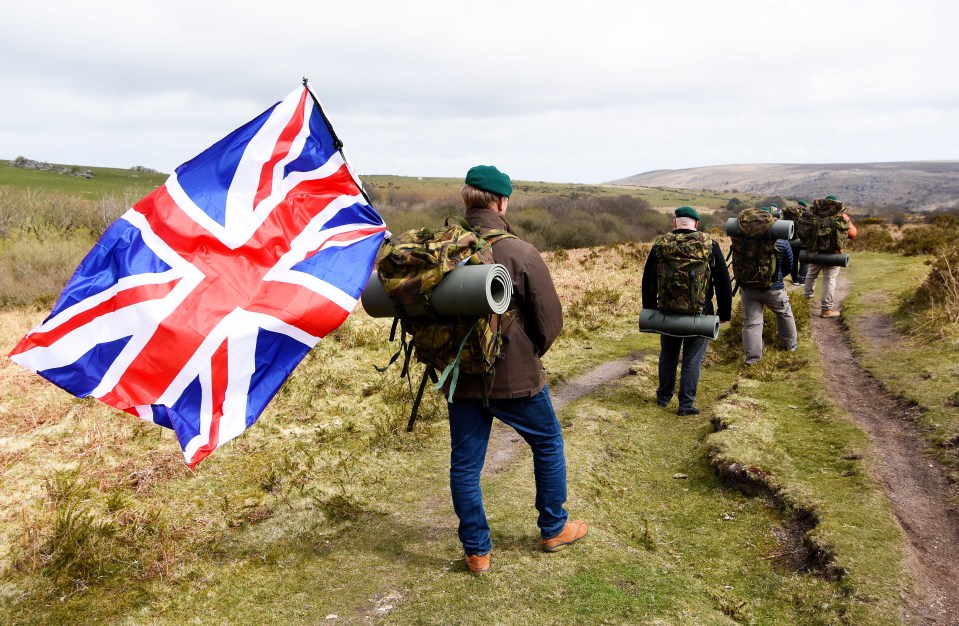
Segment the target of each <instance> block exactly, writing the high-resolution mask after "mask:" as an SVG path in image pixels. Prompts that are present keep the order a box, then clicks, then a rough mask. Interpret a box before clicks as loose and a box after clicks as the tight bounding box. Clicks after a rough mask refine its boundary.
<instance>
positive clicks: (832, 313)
mask: <svg viewBox="0 0 959 626" xmlns="http://www.w3.org/2000/svg"><path fill="white" fill-rule="evenodd" d="M822 316H823V317H839V311H837V310H836V309H823V310H822Z"/></svg>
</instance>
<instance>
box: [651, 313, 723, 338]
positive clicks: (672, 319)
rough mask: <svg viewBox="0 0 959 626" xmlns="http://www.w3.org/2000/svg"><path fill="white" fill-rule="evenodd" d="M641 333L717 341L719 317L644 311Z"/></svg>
mask: <svg viewBox="0 0 959 626" xmlns="http://www.w3.org/2000/svg"><path fill="white" fill-rule="evenodd" d="M639 332H641V333H659V334H660V335H671V336H673V337H706V338H707V339H716V338H718V337H719V316H718V315H679V314H678V313H663V312H661V311H657V310H656V309H643V310H642V311H640V313H639Z"/></svg>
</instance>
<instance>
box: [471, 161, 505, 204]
mask: <svg viewBox="0 0 959 626" xmlns="http://www.w3.org/2000/svg"><path fill="white" fill-rule="evenodd" d="M466 184H467V185H469V186H470V187H476V188H477V189H482V190H483V191H488V192H490V193H495V194H496V195H498V196H506V197H507V198H508V197H509V196H510V194H512V193H513V185H512V183H510V180H509V176H507V175H506V174H504V173H503V172H501V171H499V170H498V169H496V168H495V167H494V166H492V165H477V166H475V167H471V168H470V171H468V172H466Z"/></svg>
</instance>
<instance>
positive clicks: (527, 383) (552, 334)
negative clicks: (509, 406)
mask: <svg viewBox="0 0 959 626" xmlns="http://www.w3.org/2000/svg"><path fill="white" fill-rule="evenodd" d="M466 221H467V222H469V223H470V225H471V226H473V228H479V229H480V231H481V232H483V231H486V230H489V229H492V228H497V229H500V230H506V231H508V232H512V228H511V227H510V225H509V222H507V221H506V218H505V217H504V216H502V215H500V214H499V213H496V212H495V211H491V210H489V209H469V210H468V211H466ZM493 259H494V260H495V261H496V262H497V263H499V264H501V265H503V266H505V267H506V269H507V271H509V274H510V277H511V278H512V280H513V299H512V301H511V302H510V309H513V310H515V311H516V312H517V315H516V318H515V319H514V320H513V322H512V324H510V325H509V326H508V327H507V329H506V331H505V332H504V334H503V352H504V357H503V358H501V359H499V360H497V362H496V370H495V374H494V375H493V380H492V382H493V386H492V389H491V390H490V391H489V395H488V396H487V397H489V398H498V399H503V398H523V397H527V396H532V395H536V394H537V393H539V392H540V391H542V390H543V387H544V386H545V385H546V372H545V371H544V370H543V363H542V362H541V361H540V357H541V356H543V355H544V354H546V351H547V350H549V347H550V346H551V345H553V341H555V340H556V337H557V336H559V332H560V331H561V330H562V329H563V305H562V304H560V301H559V295H557V293H556V287H555V286H554V285H553V279H552V277H551V276H550V273H549V268H547V267H546V263H545V262H543V257H541V256H540V254H539V252H538V251H537V250H536V248H534V247H533V246H532V245H531V244H529V243H527V242H525V241H523V240H521V239H513V238H509V239H500V240H499V241H497V242H496V243H495V244H494V245H493ZM488 385H489V379H488V377H487V378H484V377H483V376H470V375H466V374H460V377H459V381H458V382H457V383H456V393H455V394H454V399H462V398H482V397H483V396H484V393H483V389H484V387H487V386H488Z"/></svg>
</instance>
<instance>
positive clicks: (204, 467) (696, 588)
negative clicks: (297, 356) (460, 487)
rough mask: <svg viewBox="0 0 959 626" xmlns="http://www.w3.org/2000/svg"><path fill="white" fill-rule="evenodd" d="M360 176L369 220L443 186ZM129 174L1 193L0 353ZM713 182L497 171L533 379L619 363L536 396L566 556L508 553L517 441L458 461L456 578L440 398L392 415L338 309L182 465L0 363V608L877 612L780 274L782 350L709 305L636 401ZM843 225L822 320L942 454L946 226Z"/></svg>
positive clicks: (395, 616)
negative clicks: (554, 307)
mask: <svg viewBox="0 0 959 626" xmlns="http://www.w3.org/2000/svg"><path fill="white" fill-rule="evenodd" d="M93 169H95V168H93ZM0 170H2V164H0ZM31 174H40V173H31ZM44 174H46V175H47V176H54V174H52V173H44ZM31 180H32V179H31ZM96 180H97V177H96V176H95V177H94V178H93V184H96ZM364 180H365V182H366V184H367V188H368V191H369V193H370V196H371V198H372V199H373V202H374V205H375V206H376V207H377V209H378V210H379V211H380V212H381V214H382V215H384V218H385V219H386V220H387V224H388V226H389V227H390V228H391V229H392V230H394V231H400V230H403V229H405V228H408V227H421V226H426V225H436V224H437V223H439V222H441V221H442V219H443V218H445V217H446V216H447V215H449V214H450V213H453V212H457V211H458V206H459V205H458V200H457V199H458V190H459V181H455V180H451V179H423V180H420V179H409V178H400V177H386V176H383V177H375V176H374V177H365V179H364ZM3 182H5V181H4V180H3V179H2V177H0V183H3ZM79 182H81V183H89V182H90V181H79ZM130 183H131V186H130V187H129V188H126V189H122V188H121V189H120V190H117V189H115V188H113V189H108V190H103V191H101V192H99V193H89V192H87V193H83V194H80V193H77V192H75V191H72V190H62V189H61V190H57V189H56V186H55V185H54V184H51V185H49V186H47V187H44V186H42V185H41V186H38V185H36V183H35V181H34V182H30V183H29V184H19V183H10V181H9V180H7V181H6V184H0V304H2V305H3V306H2V307H0V346H2V347H3V348H4V352H6V351H7V350H9V349H10V348H11V347H12V346H13V345H14V344H15V343H16V341H18V340H19V338H20V337H21V336H22V335H23V334H24V333H25V332H26V331H27V330H29V328H31V327H33V326H34V325H35V324H36V323H38V322H39V321H40V320H41V319H42V318H43V317H44V315H45V314H46V312H47V311H48V310H49V306H50V304H51V303H52V301H53V299H54V298H55V297H56V295H57V294H58V293H59V290H60V289H61V288H62V286H63V284H64V283H65V282H66V280H67V279H68V278H69V276H70V273H71V272H72V270H73V268H74V267H75V266H76V264H77V262H78V261H79V260H80V258H81V257H82V255H83V254H85V252H86V251H87V250H88V249H89V247H90V246H91V245H92V244H93V242H94V241H95V240H96V238H97V237H98V236H99V234H101V233H102V232H103V229H104V228H106V226H107V225H108V224H109V223H111V222H112V221H113V220H114V219H116V217H118V216H119V215H120V214H122V212H123V211H125V210H126V207H127V206H129V204H130V203H131V202H132V201H134V200H135V199H136V198H138V197H140V196H142V195H143V194H144V193H145V192H144V190H143V188H142V187H139V186H137V185H136V184H134V183H135V181H134V180H131V181H130ZM71 184H76V183H75V182H72V181H71ZM90 189H93V188H90ZM146 191H149V189H147V190H146ZM730 199H731V198H730V196H729V195H726V196H716V197H706V196H702V195H699V194H698V193H696V192H681V191H680V192H666V191H663V190H631V191H629V192H625V193H624V192H623V190H621V189H617V188H608V187H591V186H580V185H575V186H574V185H550V184H546V183H523V182H517V184H516V197H515V198H514V199H513V200H512V201H511V205H510V218H511V220H512V222H513V224H514V226H515V227H516V229H517V230H518V232H519V234H520V235H521V236H523V237H525V238H528V239H529V240H531V241H533V242H534V243H536V245H538V246H539V247H540V248H541V249H543V250H546V251H547V252H545V254H544V257H545V259H546V261H547V263H548V264H549V266H550V268H551V271H552V272H553V275H554V279H555V282H556V285H557V289H558V291H559V293H560V296H561V299H562V301H563V305H564V310H565V312H566V326H565V328H564V331H563V334H562V335H561V337H560V339H559V340H558V341H557V343H556V345H555V346H554V348H553V349H552V350H551V352H550V353H549V354H548V355H546V359H545V363H546V366H547V369H548V381H549V384H550V386H551V387H553V388H560V387H561V386H562V385H563V384H564V383H565V382H567V381H569V380H570V379H572V378H573V377H575V376H576V375H578V374H580V373H582V372H585V371H588V370H590V369H591V368H592V367H594V366H596V365H599V364H601V363H604V362H606V361H609V360H611V359H614V358H618V357H623V356H625V355H630V354H632V355H635V356H636V358H637V361H636V362H635V364H634V365H633V367H632V369H631V375H630V376H626V377H625V378H623V379H621V380H617V381H613V382H611V383H610V384H608V385H606V386H604V387H602V388H600V389H599V390H597V391H596V392H594V393H593V394H590V395H589V396H587V397H585V398H583V399H582V400H579V401H577V402H574V403H573V404H571V405H570V406H567V407H566V408H565V409H563V410H562V411H560V418H561V421H562V422H563V425H564V429H565V430H566V437H567V448H568V462H569V468H570V469H569V472H570V494H571V501H570V507H571V509H572V510H573V511H574V512H575V513H576V514H577V515H582V516H583V517H584V518H586V519H588V520H590V522H591V524H592V527H593V529H594V530H593V531H592V532H591V534H590V537H589V540H588V541H587V542H583V544H582V549H581V550H577V551H572V550H570V551H568V552H567V553H564V554H562V555H553V556H548V557H547V556H545V555H543V554H542V553H540V552H538V551H537V550H536V548H537V546H538V538H537V536H536V531H535V526H534V525H533V523H532V521H531V520H532V515H534V513H533V512H532V511H531V509H530V505H529V503H530V502H531V501H532V497H531V495H530V490H531V488H532V486H531V485H530V484H529V483H530V481H529V480H528V476H529V475H530V468H529V464H530V462H531V461H530V459H529V457H528V455H525V456H524V455H522V454H520V455H519V456H518V458H517V459H516V461H515V462H514V463H512V464H511V465H510V466H508V467H506V468H504V469H502V470H501V471H500V472H498V473H496V474H495V475H491V476H488V477H485V478H484V483H483V484H484V491H485V492H486V493H487V506H488V509H489V512H490V515H491V521H492V522H493V525H494V542H495V544H496V548H495V550H496V556H495V560H494V568H496V572H495V573H494V575H493V576H491V577H490V578H489V579H487V580H472V579H471V578H470V577H469V576H468V575H466V574H465V570H464V569H463V565H462V561H461V559H460V555H459V554H458V543H457V541H456V537H455V518H453V515H452V511H451V507H450V505H449V495H448V489H447V487H446V480H447V477H446V471H447V465H446V464H447V463H448V435H447V434H446V432H445V429H446V428H447V426H446V424H445V407H444V406H443V404H442V401H441V398H440V397H439V396H438V395H436V394H430V395H428V396H427V398H426V399H425V401H424V405H423V406H422V407H421V413H420V419H419V420H418V422H417V426H416V429H415V431H414V432H413V433H406V432H405V428H404V427H405V424H406V419H407V417H408V410H409V406H410V402H411V399H412V395H413V391H414V390H413V389H412V388H411V387H410V386H409V385H408V383H407V382H406V381H405V380H404V379H400V378H398V376H397V374H396V372H393V371H391V372H388V373H387V375H383V374H380V373H378V372H376V371H375V369H374V368H373V365H382V364H384V363H385V362H386V361H387V359H388V358H389V355H390V354H391V353H392V351H393V349H394V347H393V346H391V345H390V344H389V343H388V342H387V340H386V339H387V337H388V334H389V321H388V320H375V319H372V318H369V317H368V316H366V315H365V314H364V313H363V312H362V310H360V309H358V310H357V311H356V312H355V313H354V314H353V315H352V316H351V317H350V318H349V319H348V320H347V322H346V323H345V324H344V325H343V326H342V327H341V328H340V329H338V330H337V331H335V332H334V333H332V334H331V335H330V336H329V337H328V338H327V339H326V340H324V341H322V342H321V343H320V344H319V345H318V346H317V348H316V349H315V350H313V351H312V352H311V353H310V354H309V355H308V356H307V358H306V359H305V360H304V362H303V363H302V364H301V365H300V367H298V368H297V370H296V371H295V372H294V374H293V376H292V377H291V378H290V379H289V381H288V382H287V384H286V385H284V387H283V389H282V390H281V391H280V393H279V394H278V395H277V397H276V398H275V399H274V401H273V402H272V403H271V405H270V407H268V409H267V411H266V412H265V413H264V415H263V416H262V418H261V419H260V422H259V423H258V424H256V425H255V426H254V427H252V428H251V429H250V430H249V431H248V432H247V433H245V434H244V435H243V436H241V437H240V438H238V439H236V440H234V441H233V442H231V443H230V444H229V445H227V446H225V447H224V448H222V449H221V450H219V451H217V453H216V454H215V455H213V456H212V457H210V458H209V459H207V460H206V461H204V462H203V463H202V464H201V465H200V466H199V468H198V470H197V472H196V473H195V474H193V473H191V472H190V471H189V470H188V469H187V468H186V466H185V465H184V463H183V461H182V457H181V455H180V453H179V449H178V446H177V445H176V442H175V441H174V439H173V438H172V435H171V434H170V433H168V432H166V431H163V429H159V428H157V427H155V426H152V425H150V424H146V423H143V422H141V421H139V420H136V419H135V418H132V417H131V416H128V415H125V414H121V413H119V412H117V411H113V410H112V409H109V408H107V407H105V406H103V405H101V404H100V403H97V402H95V401H92V400H89V399H86V400H80V399H76V398H73V397H71V396H69V395H68V394H66V393H64V392H62V391H61V390H59V389H57V388H55V387H53V386H52V385H49V384H48V383H46V382H44V381H42V380H41V379H39V378H38V377H36V376H35V375H33V374H31V373H29V372H26V371H25V370H23V369H22V368H19V367H18V366H16V365H13V364H12V363H10V362H9V361H8V360H6V359H4V360H3V362H2V363H0V477H2V482H3V484H4V490H3V491H2V493H0V622H2V623H17V624H44V623H71V624H100V623H117V624H120V623H154V624H167V623H169V624H173V623H183V622H185V621H190V620H194V621H198V623H207V622H213V623H232V622H237V623H252V622H257V623H277V622H284V623H319V622H325V623H367V622H369V621H376V620H382V621H384V622H386V623H424V624H429V623H436V624H439V623H450V622H458V623H464V624H470V623H488V619H487V618H488V616H490V615H496V616H498V619H496V620H495V621H496V622H497V623H507V624H508V623H516V624H520V623H522V624H551V623H556V622H557V621H562V622H569V623H587V622H605V623H611V624H631V623H649V622H652V623H663V624H688V623H697V624H734V623H739V624H753V623H755V624H783V625H785V624H899V623H902V618H901V615H900V607H901V597H902V595H903V594H906V593H908V590H909V585H910V582H909V580H908V577H907V575H906V573H905V565H904V562H905V555H904V548H903V541H902V536H901V533H900V531H899V529H898V527H897V525H896V523H895V521H894V520H893V518H892V516H891V514H890V512H889V509H888V504H887V503H886V501H885V499H884V497H883V495H882V489H881V487H880V486H879V485H878V484H877V483H876V482H875V481H874V480H873V479H872V478H871V477H870V473H869V469H868V468H869V464H870V463H871V462H872V453H871V452H870V448H869V442H868V439H867V438H866V437H865V435H864V434H863V432H862V431H860V430H859V429H857V428H856V427H854V426H853V425H852V424H851V423H849V422H848V421H847V420H846V419H845V418H844V417H843V415H844V412H843V409H842V407H840V406H838V405H837V404H836V403H835V401H834V399H832V398H830V397H828V396H827V395H826V394H825V393H824V392H823V390H822V369H823V368H824V367H828V366H829V364H828V363H822V362H821V360H820V359H819V355H818V352H817V350H816V347H815V345H814V344H813V342H812V340H811V338H810V334H809V316H808V308H807V307H806V306H805V304H804V303H803V302H802V300H801V299H800V298H799V297H798V296H799V294H798V292H793V294H792V298H793V308H794V310H795V311H796V312H797V314H796V317H797V326H798V327H799V330H800V349H799V350H798V351H797V352H795V353H788V352H777V351H776V350H775V349H774V348H773V346H774V345H775V338H774V337H773V336H772V335H773V334H774V328H775V323H774V322H773V321H772V318H771V317H770V319H767V321H766V324H765V330H766V333H767V337H766V342H767V354H766V356H764V358H763V360H762V361H760V363H759V364H757V366H754V367H753V368H750V370H748V371H746V370H745V369H744V368H742V367H741V365H740V362H739V361H740V358H739V357H740V356H741V353H740V346H739V339H738V337H739V336H738V332H737V326H736V324H737V323H739V324H741V317H740V316H738V315H736V316H734V320H733V322H732V324H730V325H729V326H727V327H724V328H723V330H722V334H721V337H720V340H718V341H717V342H715V343H714V344H713V345H712V347H711V349H710V353H709V355H710V356H709V358H708V360H707V367H706V368H705V371H704V375H703V380H702V382H701V385H700V395H701V403H702V406H703V408H704V418H703V419H685V420H677V419H676V415H675V412H674V411H666V410H663V409H659V408H658V407H656V405H655V402H654V400H653V389H654V388H655V384H656V353H657V351H658V341H657V340H656V338H655V336H654V335H645V334H642V335H641V334H640V333H638V332H637V329H636V316H637V314H638V310H639V302H640V299H641V296H640V293H641V268H642V266H643V263H644V261H645V259H646V256H647V254H648V251H649V242H650V241H651V239H652V238H653V237H654V236H655V235H656V234H659V233H661V232H665V231H666V230H667V229H668V228H669V225H670V219H669V216H670V214H669V209H671V208H672V207H675V206H678V205H681V204H693V205H694V206H697V207H700V208H702V209H703V213H704V214H708V217H707V218H706V220H704V221H705V222H706V226H707V228H709V229H712V230H713V232H714V233H716V235H717V237H718V238H719V239H720V241H722V242H724V245H728V240H726V239H725V237H723V236H722V234H721V233H720V232H719V230H718V229H719V227H720V226H721V225H722V224H723V223H724V222H725V220H726V218H727V217H729V216H730V215H732V214H733V212H731V211H730V210H728V207H727V204H728V203H729V201H730ZM782 200H785V199H782ZM745 201H746V202H748V203H750V204H753V205H756V206H760V205H765V204H769V203H770V199H769V198H759V197H754V198H747V199H746V200H745ZM737 206H738V205H737ZM853 215H854V219H856V217H857V216H856V214H855V212H854V213H853ZM858 223H859V224H860V236H859V237H858V238H857V239H856V240H854V242H853V245H852V246H851V251H852V252H853V254H854V255H855V262H854V263H853V265H852V266H851V267H850V268H849V269H848V270H847V271H848V273H849V274H850V275H851V276H852V282H853V289H852V290H851V293H850V297H849V300H848V303H849V304H848V308H847V309H846V312H845V313H844V323H845V324H847V325H848V326H849V328H850V332H851V335H852V337H853V340H854V342H855V344H856V347H857V351H858V352H859V353H860V354H861V355H862V358H863V363H864V365H865V366H866V367H867V368H868V369H869V370H870V371H871V372H873V373H875V375H876V376H877V377H878V378H879V379H880V380H883V381H884V382H888V384H889V387H890V388H891V389H892V390H893V391H894V392H895V393H897V394H900V395H902V396H903V397H905V398H907V399H909V400H912V401H914V402H915V403H916V404H917V405H920V406H922V407H924V408H925V411H924V413H923V415H922V417H921V418H920V425H921V426H922V428H923V429H924V430H925V432H927V433H928V434H929V437H930V442H931V445H933V446H935V448H936V449H937V450H938V451H939V453H940V457H941V458H942V460H943V461H944V462H946V463H947V464H952V467H953V468H955V467H956V456H955V452H956V449H957V445H956V443H955V442H957V441H959V416H957V412H959V411H957V405H959V400H957V399H956V398H957V396H959V389H956V388H955V380H956V376H957V375H959V372H957V371H956V367H959V365H951V366H950V365H948V364H949V363H952V364H956V363H959V358H956V357H957V356H959V345H957V341H959V323H957V318H956V307H957V306H959V301H957V296H956V294H957V284H959V275H957V272H956V270H957V267H959V258H957V257H959V251H957V248H956V246H955V242H956V236H955V235H956V234H959V233H956V229H957V223H959V222H957V221H956V220H955V219H954V218H950V217H948V216H942V215H938V216H932V218H931V219H928V220H926V219H922V220H915V221H910V222H908V223H904V224H902V225H896V224H894V223H893V222H892V221H890V220H887V219H882V218H872V219H869V220H867V219H862V220H860V221H859V222H858ZM876 316H882V317H883V319H888V320H889V321H890V324H891V329H892V330H891V331H890V332H891V333H892V334H891V336H890V342H891V343H886V344H883V345H880V346H877V345H876V344H875V342H874V341H872V339H870V337H869V336H868V333H866V332H863V331H862V328H864V327H865V324H864V323H863V321H864V320H868V319H874V318H875V317H876ZM930 337H936V339H937V345H938V346H939V352H938V353H937V354H935V355H930V354H929V350H927V349H926V346H927V345H928V344H929V338H930ZM890 355H894V356H895V358H890ZM943 360H945V363H946V365H944V364H943ZM901 363H908V364H909V366H908V367H902V366H901V365H898V364H901ZM950 367H951V368H952V369H949V368H950ZM417 375H418V374H417V373H416V372H414V375H413V378H414V379H416V377H417ZM557 557H558V558H557ZM194 618H195V619H194Z"/></svg>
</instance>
